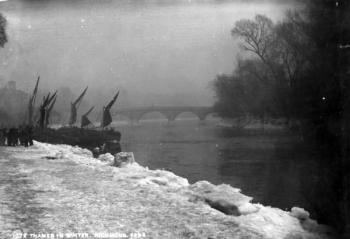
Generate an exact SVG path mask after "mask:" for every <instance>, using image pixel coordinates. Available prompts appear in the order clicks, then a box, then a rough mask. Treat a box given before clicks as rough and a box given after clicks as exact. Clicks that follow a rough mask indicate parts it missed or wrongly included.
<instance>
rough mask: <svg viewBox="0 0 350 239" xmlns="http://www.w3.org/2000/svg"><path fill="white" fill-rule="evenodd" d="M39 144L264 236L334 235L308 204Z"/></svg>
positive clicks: (37, 150)
mask: <svg viewBox="0 0 350 239" xmlns="http://www.w3.org/2000/svg"><path fill="white" fill-rule="evenodd" d="M34 144H35V146H34V147H32V148H31V149H30V151H26V152H31V153H32V155H36V156H37V157H38V156H45V155H46V156H47V155H49V156H53V157H57V158H59V159H62V160H70V161H74V162H75V163H78V164H84V165H88V166H89V167H92V168H93V169H97V170H102V171H103V170H104V171H106V172H111V173H112V175H113V176H112V177H113V180H114V181H116V182H118V183H120V184H123V185H125V187H126V188H128V190H129V191H133V190H134V192H129V193H140V195H143V194H142V192H144V193H145V192H146V193H148V194H146V195H147V196H146V198H145V195H143V196H141V197H143V198H142V200H150V201H151V202H152V203H154V200H155V199H154V198H156V203H160V204H161V203H164V202H165V201H167V203H169V202H168V201H171V203H172V204H176V205H182V206H186V207H187V205H188V204H192V205H193V206H192V208H195V209H196V210H200V212H201V217H206V216H208V217H211V216H212V217H214V216H215V218H216V219H215V220H222V225H223V226H224V225H225V223H226V224H227V223H228V221H229V222H230V223H231V224H237V225H239V227H240V228H241V229H246V230H249V231H251V232H254V233H257V234H259V235H263V237H262V238H276V239H280V238H305V239H306V238H310V239H311V238H315V239H316V238H328V236H327V233H328V231H327V229H326V227H324V226H321V225H318V224H317V222H315V221H313V220H311V219H310V218H309V217H310V215H309V213H308V212H307V211H305V210H304V209H302V208H297V207H294V208H292V210H291V211H290V212H287V211H283V210H281V209H278V208H272V207H267V206H263V205H260V204H254V203H251V201H252V197H249V196H246V195H244V194H242V193H241V190H240V189H238V188H234V187H231V186H230V185H227V184H221V185H213V184H211V183H209V182H207V181H199V182H196V183H194V184H192V185H191V184H189V182H188V180H187V179H185V178H182V177H180V176H177V175H175V174H174V173H172V172H169V171H165V170H150V169H148V168H147V167H143V166H141V165H139V164H137V163H136V162H134V163H131V164H126V165H124V167H121V168H118V167H109V166H108V165H113V163H114V157H113V156H112V155H111V154H103V155H100V156H99V158H98V159H97V160H96V159H95V158H93V156H92V153H91V152H90V151H89V150H86V149H81V148H79V147H73V146H68V145H50V144H46V143H40V142H34ZM17 153H18V152H17ZM23 155H28V154H27V153H24V152H22V154H21V157H22V156H23ZM27 157H29V156H27ZM31 157H33V156H31ZM147 197H154V198H149V199H148V198H147ZM140 200H141V199H140ZM162 200H163V201H164V202H163V201H162ZM145 210H146V208H145ZM193 210H194V209H193ZM196 212H197V211H196ZM189 213H190V212H189ZM194 216H198V214H194ZM218 218H221V219H218ZM218 230H219V229H218ZM193 231H194V234H196V233H197V231H196V228H194V229H193Z"/></svg>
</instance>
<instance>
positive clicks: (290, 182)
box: [117, 120, 317, 209]
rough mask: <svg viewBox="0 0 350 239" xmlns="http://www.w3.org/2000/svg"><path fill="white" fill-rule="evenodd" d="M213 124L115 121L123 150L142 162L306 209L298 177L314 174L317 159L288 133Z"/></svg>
mask: <svg viewBox="0 0 350 239" xmlns="http://www.w3.org/2000/svg"><path fill="white" fill-rule="evenodd" d="M217 123H218V122H215V121H205V122H199V121H198V120H176V121H175V122H171V123H168V122H167V121H158V122H154V121H153V122H152V121H141V123H139V124H134V125H129V124H118V126H117V129H118V130H120V131H121V133H122V147H123V150H124V151H133V152H134V154H135V157H136V161H137V162H138V163H140V164H141V165H143V166H147V167H149V168H151V169H156V168H163V169H167V170H170V171H172V172H174V173H175V174H177V175H180V176H183V177H186V178H188V179H189V181H190V182H191V183H193V182H196V181H198V180H207V181H210V182H212V183H215V184H220V183H226V184H230V185H232V186H233V187H238V188H241V189H242V191H243V193H245V194H247V195H249V196H252V197H254V201H255V202H260V203H263V204H265V205H271V206H275V207H280V208H283V209H285V208H290V207H292V206H300V207H304V208H308V203H307V202H306V200H305V197H304V195H303V193H302V192H303V190H304V189H303V185H304V183H303V182H304V180H305V178H307V180H309V181H312V180H314V178H315V177H316V176H314V175H315V172H314V170H315V168H317V167H316V166H315V164H316V162H315V161H313V160H311V159H310V158H309V157H307V156H306V155H305V154H304V153H302V152H301V151H299V150H296V149H295V148H294V147H293V144H292V143H291V142H292V141H293V140H292V138H293V137H292V136H291V135H290V134H288V133H287V132H283V131H281V130H274V131H270V132H269V131H267V132H266V131H265V133H262V132H261V131H254V130H251V131H244V132H230V131H228V130H227V129H225V128H222V127H218V126H217ZM316 178H317V177H316Z"/></svg>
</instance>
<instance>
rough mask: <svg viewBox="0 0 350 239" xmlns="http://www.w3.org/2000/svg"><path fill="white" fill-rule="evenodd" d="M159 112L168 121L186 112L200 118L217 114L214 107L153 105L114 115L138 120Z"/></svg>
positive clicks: (129, 109) (124, 110) (126, 110)
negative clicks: (148, 114)
mask: <svg viewBox="0 0 350 239" xmlns="http://www.w3.org/2000/svg"><path fill="white" fill-rule="evenodd" d="M151 112H159V113H161V114H162V115H164V116H165V117H166V118H167V119H168V121H174V120H175V119H176V117H177V116H178V115H179V114H181V113H185V112H191V113H193V114H194V115H196V116H197V117H198V118H199V120H201V121H202V120H205V118H206V117H207V116H208V115H209V114H215V113H216V112H215V111H214V109H213V107H204V106H193V107H192V106H184V107H180V106H152V107H137V108H124V109H120V110H117V111H115V112H113V115H122V116H126V117H127V118H129V119H130V120H131V121H134V122H138V121H139V120H141V118H142V116H143V115H145V114H147V113H151Z"/></svg>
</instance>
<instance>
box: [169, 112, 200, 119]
mask: <svg viewBox="0 0 350 239" xmlns="http://www.w3.org/2000/svg"><path fill="white" fill-rule="evenodd" d="M187 113H190V114H191V115H194V116H196V118H197V119H199V120H200V119H201V118H200V116H199V115H198V114H197V113H196V112H195V111H193V110H183V111H179V112H176V113H175V114H174V119H173V120H176V119H177V118H179V116H180V115H182V114H187Z"/></svg>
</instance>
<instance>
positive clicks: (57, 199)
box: [0, 142, 328, 239]
mask: <svg viewBox="0 0 350 239" xmlns="http://www.w3.org/2000/svg"><path fill="white" fill-rule="evenodd" d="M5 152H6V153H7V154H8V156H6V157H5V156H4V157H1V161H0V164H1V165H0V167H2V169H1V170H2V171H1V175H2V176H1V180H2V183H1V184H0V198H1V201H2V202H3V203H2V206H1V210H0V232H1V233H0V236H2V237H3V238H7V237H6V235H10V234H11V233H13V231H17V232H19V230H20V231H22V232H26V233H68V232H72V233H88V234H89V235H93V234H94V233H125V234H127V235H129V233H133V232H140V233H142V235H146V238H276V239H281V238H286V239H287V238H288V239H291V238H328V237H327V231H328V229H327V227H324V226H320V225H318V224H317V223H316V222H315V221H313V220H311V219H309V217H308V213H307V212H305V211H304V210H302V209H299V208H293V209H292V211H291V212H287V211H283V210H280V209H278V208H271V207H267V206H263V205H260V204H252V203H250V201H251V199H252V198H250V197H248V196H245V195H243V194H242V193H240V190H239V189H236V188H233V187H231V186H229V185H218V186H215V185H213V184H211V183H209V182H206V181H200V182H197V183H194V184H189V183H188V181H187V179H185V178H182V177H179V176H177V175H175V174H173V173H171V172H168V171H165V170H149V169H147V168H145V167H142V166H140V165H138V164H137V163H134V164H132V165H128V166H126V167H123V168H116V167H111V166H109V164H110V161H109V160H105V161H100V160H96V159H94V158H93V157H92V154H91V152H90V151H88V150H84V149H81V148H78V147H71V146H67V145H49V144H44V143H38V142H36V143H35V146H34V147H32V148H28V149H25V148H21V147H19V148H5ZM101 159H108V157H101ZM136 161H137V159H136ZM8 177H10V178H11V180H8ZM4 180H5V183H4ZM6 180H7V181H6ZM16 180H22V181H23V180H25V183H23V182H22V181H20V182H21V183H18V182H19V181H18V182H17V181H16ZM6 182H7V183H6ZM21 191H28V192H30V200H29V199H25V198H26V197H27V196H28V195H27V193H26V192H21ZM28 200H29V201H28ZM25 203H27V204H28V205H23V204H25ZM228 214H229V215H228Z"/></svg>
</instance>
